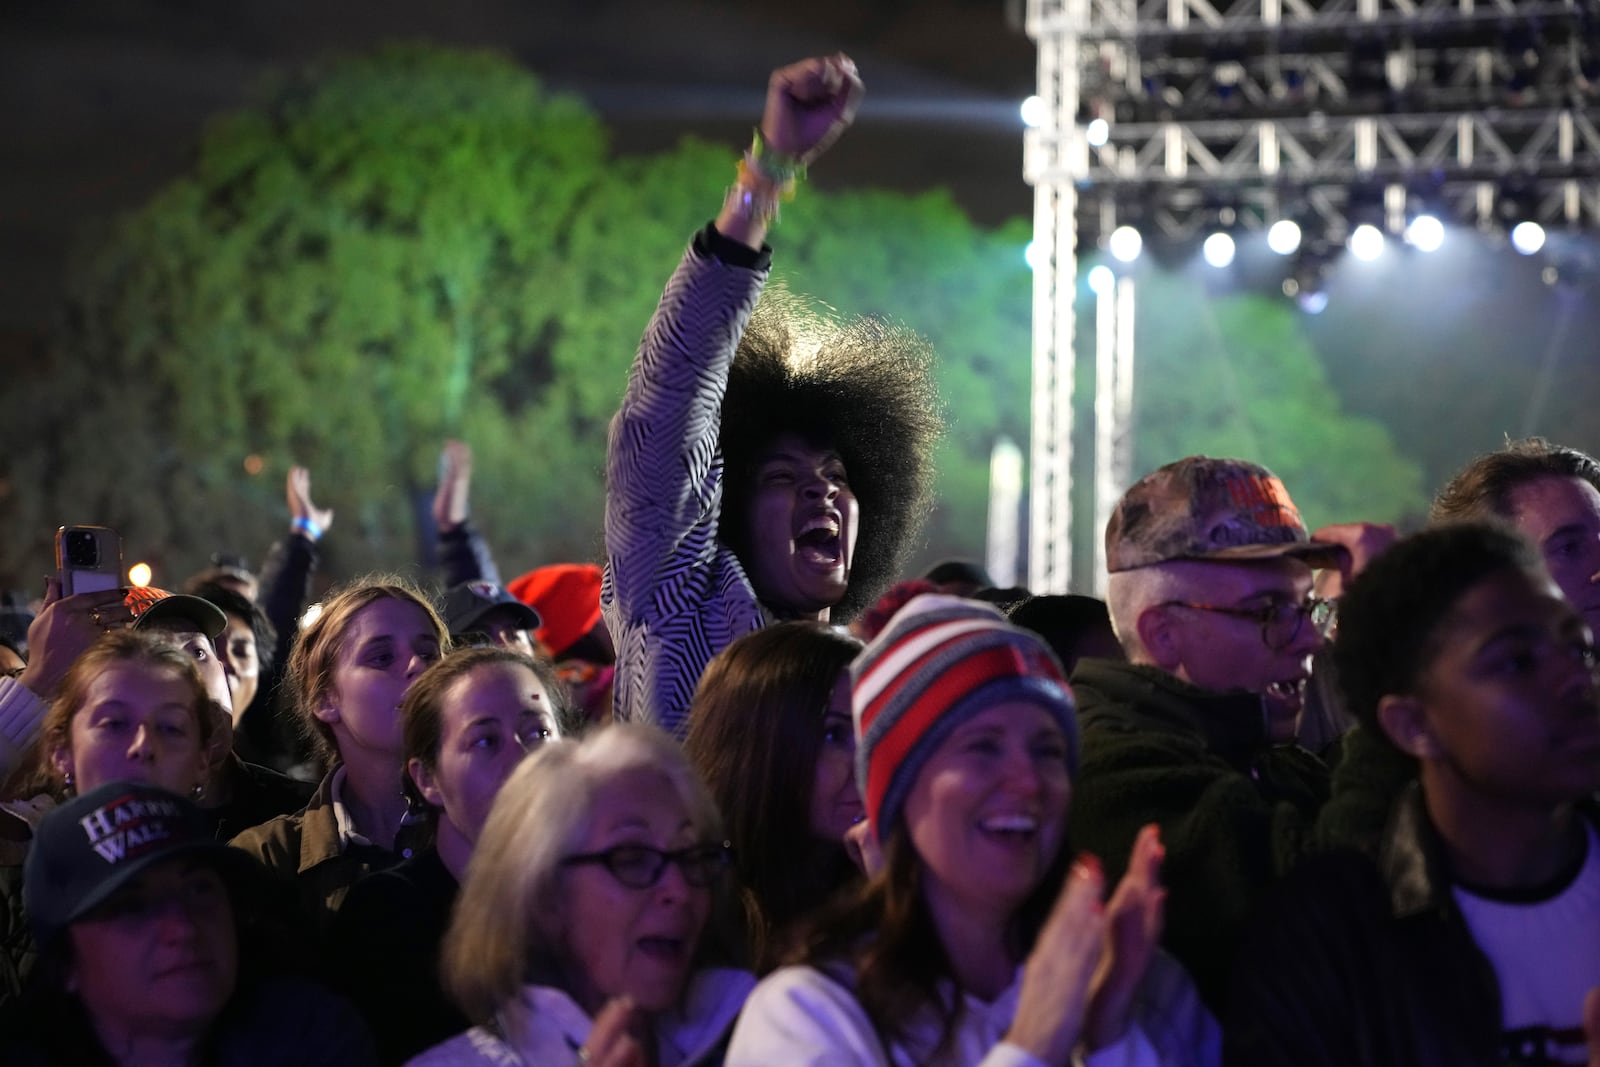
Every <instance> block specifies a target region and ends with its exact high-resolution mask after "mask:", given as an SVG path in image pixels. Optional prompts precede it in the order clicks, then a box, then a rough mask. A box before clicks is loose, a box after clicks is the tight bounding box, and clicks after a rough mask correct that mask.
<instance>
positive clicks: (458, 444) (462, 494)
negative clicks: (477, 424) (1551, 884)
mask: <svg viewBox="0 0 1600 1067" xmlns="http://www.w3.org/2000/svg"><path fill="white" fill-rule="evenodd" d="M471 494H472V446H471V445H469V444H467V443H466V442H465V441H455V440H450V441H446V442H445V443H444V449H443V450H442V451H441V452H440V453H439V488H438V490H437V491H436V492H435V493H434V494H433V522H434V525H436V526H437V527H438V528H439V529H440V530H441V531H444V530H454V529H455V528H456V527H457V526H460V525H461V524H462V523H464V522H466V521H467V516H468V515H470V514H471V513H472V505H471Z"/></svg>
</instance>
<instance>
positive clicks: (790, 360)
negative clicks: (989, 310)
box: [718, 286, 944, 623]
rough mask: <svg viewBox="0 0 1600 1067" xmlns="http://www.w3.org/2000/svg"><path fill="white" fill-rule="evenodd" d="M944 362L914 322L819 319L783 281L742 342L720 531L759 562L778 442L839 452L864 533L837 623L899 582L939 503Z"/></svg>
mask: <svg viewBox="0 0 1600 1067" xmlns="http://www.w3.org/2000/svg"><path fill="white" fill-rule="evenodd" d="M813 347H814V348H815V352H814V353H813V352H812V349H813ZM933 358H934V355H933V349H932V346H930V345H929V344H928V342H927V341H926V340H925V339H923V338H922V337H919V336H918V335H917V334H915V333H913V332H912V331H911V330H909V329H906V328H905V327H903V326H898V325H894V324H891V323H888V322H884V321H882V320H880V319H874V318H852V319H841V318H833V317H823V316H819V315H817V314H814V313H812V312H809V311H807V310H805V308H804V307H803V305H802V304H801V302H800V301H799V300H798V299H797V298H795V297H794V296H793V295H792V294H790V293H788V292H787V291H786V290H784V289H783V288H782V287H781V286H774V287H769V289H768V290H767V292H766V294H765V295H764V296H762V298H761V302H760V304H758V305H757V306H756V310H755V313H754V314H753V315H752V316H751V319H750V325H749V327H748V328H747V329H746V330H745V332H744V337H743V339H742V340H741V341H740V343H739V350H738V353H737V354H736V355H735V357H734V360H733V367H732V369H731V370H730V372H729V374H728V391H727V395H726V397H725V398H724V400H723V403H722V434H721V442H720V443H721V447H722V457H723V466H724V470H725V472H726V474H725V477H724V479H723V497H722V516H723V518H722V523H721V527H720V529H719V531H718V536H719V537H720V538H721V540H722V542H723V544H725V545H727V546H728V547H729V548H730V549H732V550H733V552H734V554H735V555H737V556H738V557H739V558H740V560H742V561H745V562H746V564H747V565H748V561H749V557H748V554H747V553H748V549H749V545H750V533H751V531H749V530H747V529H745V528H744V516H745V514H746V513H747V507H748V504H749V499H750V495H751V493H752V491H753V490H754V488H755V478H756V469H757V465H758V463H759V462H760V459H761V456H762V454H763V453H764V452H765V451H766V450H767V448H768V447H769V446H770V445H771V444H772V442H774V441H776V440H777V439H778V438H779V437H783V436H785V435H789V434H793V435H795V436H797V437H800V438H801V439H802V440H805V441H807V442H809V443H811V444H812V445H814V446H826V447H828V448H832V449H834V450H836V451H837V452H838V453H839V457H840V459H842V460H843V461H844V465H845V470H846V472H847V473H848V475H849V478H850V488H851V490H852V491H853V492H854V493H855V496H856V500H857V501H859V503H860V505H861V529H860V532H859V534H858V535H857V538H856V549H855V558H854V560H853V561H852V562H851V566H850V582H849V586H848V588H846V590H845V594H844V597H843V598H842V599H841V600H840V601H839V603H838V604H836V605H834V607H833V610H832V613H831V616H830V621H832V622H834V623H840V622H848V621H849V620H850V619H851V618H853V617H854V616H855V615H856V614H857V613H858V612H860V611H861V610H862V609H864V608H866V607H867V606H868V605H870V604H872V603H873V601H875V600H877V598H878V595H879V594H880V593H882V592H883V591H884V589H886V588H888V586H889V584H890V583H891V582H893V581H894V580H895V578H896V577H897V576H898V575H899V574H900V572H901V570H902V569H903V567H904V565H905V560H906V557H907V555H908V554H909V553H910V551H911V549H912V548H913V547H914V546H913V542H914V540H915V539H916V536H917V534H918V533H919V532H920V530H921V528H922V523H923V521H924V520H925V519H926V518H927V516H928V512H929V510H930V509H931V507H932V503H933V447H934V444H935V443H936V442H937V441H938V439H939V436H940V434H941V433H942V431H943V428H944V421H943V417H942V414H941V410H940V404H939V398H938V390H937V389H936V387H935V385H934V380H933Z"/></svg>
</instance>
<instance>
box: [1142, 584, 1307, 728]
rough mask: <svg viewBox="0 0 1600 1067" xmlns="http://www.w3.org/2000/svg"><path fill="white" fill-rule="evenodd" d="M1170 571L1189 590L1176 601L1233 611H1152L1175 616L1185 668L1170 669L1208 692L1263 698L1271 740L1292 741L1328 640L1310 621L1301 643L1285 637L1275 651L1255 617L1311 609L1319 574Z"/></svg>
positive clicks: (1172, 628)
mask: <svg viewBox="0 0 1600 1067" xmlns="http://www.w3.org/2000/svg"><path fill="white" fill-rule="evenodd" d="M1162 566H1164V567H1169V568H1173V570H1174V573H1175V574H1176V575H1177V577H1178V578H1179V584H1180V586H1181V587H1182V588H1183V589H1184V590H1186V592H1185V593H1184V594H1183V595H1181V596H1177V597H1173V598H1172V599H1173V600H1179V601H1187V602H1189V603H1191V604H1205V605H1209V606H1211V608H1213V609H1226V610H1206V609H1203V608H1195V607H1185V606H1182V605H1181V604H1177V603H1173V604H1169V605H1167V606H1165V607H1160V608H1151V609H1148V610H1153V611H1164V612H1166V613H1167V619H1166V621H1167V625H1168V628H1169V633H1170V635H1171V639H1172V642H1173V646H1174V653H1175V655H1176V657H1177V660H1176V662H1177V666H1176V667H1175V668H1169V669H1171V670H1172V672H1173V673H1174V674H1176V675H1177V676H1178V677H1180V678H1182V679H1183V680H1185V681H1187V682H1190V683H1191V684H1193V685H1197V686H1199V687H1201V688H1202V689H1210V690H1214V691H1218V692H1222V691H1226V690H1231V689H1242V690H1245V691H1246V692H1250V693H1256V694H1258V695H1260V697H1261V702H1262V707H1263V709H1264V711H1265V714H1266V717H1267V727H1268V732H1269V734H1270V736H1271V738H1272V739H1273V740H1275V741H1286V740H1289V739H1290V738H1292V737H1293V736H1294V726H1295V720H1296V718H1297V717H1298V716H1299V714H1300V709H1301V707H1302V705H1303V704H1304V701H1305V684H1306V679H1307V678H1309V677H1310V674H1311V654H1312V653H1313V652H1315V651H1316V650H1317V649H1318V648H1320V647H1321V645H1322V638H1321V636H1320V635H1319V633H1318V631H1317V628H1316V627H1315V626H1314V625H1313V624H1312V622H1311V620H1310V619H1309V618H1304V617H1302V618H1301V620H1300V624H1299V627H1298V630H1297V631H1296V632H1294V634H1293V636H1292V637H1287V635H1285V636H1286V641H1285V642H1284V643H1283V644H1282V647H1280V648H1273V647H1271V646H1270V645H1269V644H1268V641H1267V639H1266V636H1265V635H1264V634H1263V632H1262V623H1261V621H1260V619H1259V618H1255V617H1249V615H1253V614H1254V613H1256V612H1261V611H1264V610H1266V609H1269V608H1273V607H1280V608H1281V607H1283V606H1285V605H1299V604H1303V603H1304V602H1305V601H1306V599H1307V598H1308V597H1309V596H1310V595H1311V569H1310V568H1309V567H1307V566H1306V565H1305V564H1303V563H1300V562H1298V561H1297V560H1291V559H1276V560H1263V561H1261V562H1255V563H1221V562H1199V561H1187V560H1186V561H1179V562H1175V563H1167V564H1162ZM1231 612H1240V613H1248V614H1232V613H1231ZM1291 628H1292V627H1291Z"/></svg>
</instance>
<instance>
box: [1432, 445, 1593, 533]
mask: <svg viewBox="0 0 1600 1067" xmlns="http://www.w3.org/2000/svg"><path fill="white" fill-rule="evenodd" d="M1540 478H1581V479H1582V480H1583V481H1586V482H1588V483H1589V484H1590V485H1592V486H1594V487H1595V488H1596V489H1600V462H1597V461H1596V460H1595V458H1594V457H1593V456H1590V455H1588V454H1586V453H1584V452H1580V451H1578V450H1577V449H1576V448H1567V447H1565V446H1563V445H1553V444H1551V443H1550V442H1549V441H1546V440H1545V439H1544V438H1542V437H1525V438H1523V439H1522V440H1520V441H1507V442H1506V446H1505V447H1504V448H1500V449H1496V450H1495V451H1493V452H1485V453H1484V454H1483V455H1481V456H1478V457H1476V458H1475V459H1473V461H1472V462H1471V463H1468V464H1467V465H1466V466H1465V467H1463V468H1461V470H1460V472H1459V473H1457V474H1456V476H1455V477H1454V478H1451V479H1450V481H1449V483H1448V484H1447V485H1445V487H1444V488H1443V489H1441V490H1439V494H1438V495H1437V496H1435V497H1434V498H1433V506H1432V507H1431V508H1430V509H1429V511H1428V518H1429V520H1430V521H1432V522H1450V521H1454V520H1459V519H1486V518H1490V517H1491V516H1498V517H1499V518H1502V519H1509V518H1511V493H1512V491H1513V490H1515V489H1516V488H1517V487H1518V486H1522V485H1526V484H1528V483H1529V482H1534V481H1538V480H1539V479H1540Z"/></svg>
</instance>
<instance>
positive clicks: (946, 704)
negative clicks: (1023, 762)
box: [850, 594, 1078, 841]
mask: <svg viewBox="0 0 1600 1067" xmlns="http://www.w3.org/2000/svg"><path fill="white" fill-rule="evenodd" d="M850 682H851V705H852V708H853V709H854V712H855V726H856V782H857V783H858V784H859V785H860V788H861V793H862V796H863V797H864V798H865V799H866V806H867V815H868V817H869V818H871V820H872V826H873V831H874V833H876V834H877V835H878V839H879V840H880V841H886V840H888V836H889V830H890V829H891V828H892V827H893V826H894V824H895V823H896V822H897V821H898V820H899V818H900V812H901V809H902V808H903V807H904V806H905V801H906V795H907V794H908V793H910V792H911V787H912V785H913V784H914V783H915V782H916V780H917V774H918V772H920V771H921V770H922V766H923V764H925V763H927V761H928V758H929V757H930V756H932V755H933V753H934V752H935V751H936V750H937V749H938V747H939V745H940V744H941V743H943V741H944V739H945V738H946V737H949V736H950V734H951V733H952V732H953V731H954V730H955V729H956V728H957V727H958V726H960V725H961V724H962V723H964V722H966V721H967V720H968V719H970V718H972V717H973V716H974V715H976V714H978V713H979V712H981V711H983V710H985V709H986V708H990V707H993V706H994V705H996V704H1002V703H1005V702H1007V701H1013V700H1016V701H1027V702H1028V703H1031V704H1037V705H1038V706H1040V707H1042V708H1044V709H1045V710H1046V711H1048V712H1050V713H1051V714H1052V715H1054V716H1055V718H1056V721H1057V722H1058V723H1059V724H1060V725H1061V732H1062V733H1063V734H1065V735H1066V738H1067V771H1068V773H1069V774H1072V775H1074V776H1076V774H1077V771H1078V724H1077V718H1076V713H1075V710H1074V707H1073V702H1072V690H1071V689H1069V688H1068V687H1067V682H1066V678H1065V677H1064V676H1063V675H1062V673H1061V667H1060V665H1059V664H1058V663H1057V662H1056V658H1055V656H1053V655H1052V654H1051V652H1050V649H1049V647H1048V646H1047V645H1046V644H1045V643H1044V642H1043V641H1041V640H1040V639H1039V638H1038V637H1036V636H1035V635H1034V634H1032V633H1030V632H1028V631H1027V630H1023V629H1020V628H1018V627H1016V626H1013V625H1011V624H1010V623H1009V622H1007V621H1006V619H1005V616H1003V615H1001V614H1000V613H999V612H998V611H996V610H995V609H994V608H992V607H990V606H989V605H987V604H982V603H979V602H977V601H974V600H966V599H964V598H961V597H953V596H942V595H932V594H930V595H924V596H919V597H917V598H915V599H914V600H912V601H910V602H909V603H907V604H906V606H905V607H903V608H901V609H900V611H899V612H898V613H897V614H896V615H895V617H894V618H893V619H890V620H889V625H888V626H886V627H884V629H883V632H882V633H880V634H879V635H878V636H877V637H876V638H874V639H873V641H872V643H871V644H869V645H867V647H866V648H865V649H863V650H862V652H861V654H860V655H859V656H857V657H856V660H855V662H854V663H852V664H851V665H850Z"/></svg>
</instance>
